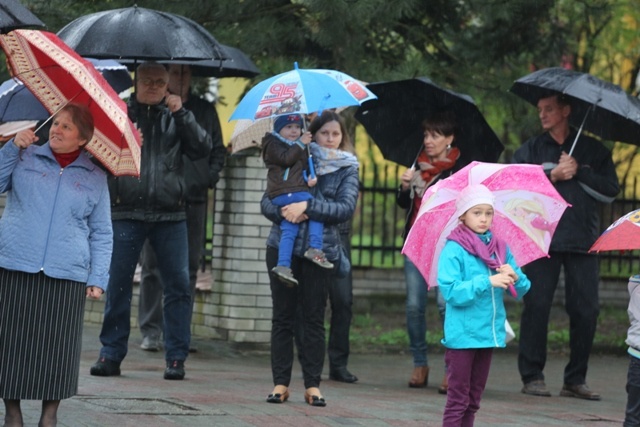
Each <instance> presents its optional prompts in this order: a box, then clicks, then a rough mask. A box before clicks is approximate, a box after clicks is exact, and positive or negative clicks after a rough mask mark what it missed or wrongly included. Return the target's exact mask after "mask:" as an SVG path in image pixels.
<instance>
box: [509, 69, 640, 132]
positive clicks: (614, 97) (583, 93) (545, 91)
mask: <svg viewBox="0 0 640 427" xmlns="http://www.w3.org/2000/svg"><path fill="white" fill-rule="evenodd" d="M509 90H510V91H511V92H513V93H515V94H516V95H518V96H519V97H521V98H523V99H525V100H526V101H528V102H530V103H531V104H533V105H537V104H538V100H539V99H540V98H545V97H549V96H552V95H554V94H563V95H566V96H567V97H568V98H569V101H570V104H571V115H570V116H569V123H571V124H572V125H573V126H575V127H578V128H580V130H582V129H583V128H584V129H585V130H588V131H589V132H591V133H594V134H595V135H598V136H599V137H601V138H603V139H606V140H611V141H621V142H628V143H631V144H635V145H640V100H638V98H634V97H633V96H630V95H628V94H627V93H626V92H625V91H624V90H623V89H622V88H621V87H620V86H618V85H615V84H613V83H609V82H606V81H603V80H600V79H598V78H596V77H594V76H592V75H590V74H586V73H580V72H578V71H573V70H566V69H564V68H560V67H553V68H544V69H542V70H538V71H535V72H533V73H531V74H528V75H526V76H524V77H521V78H519V79H518V80H516V81H515V83H514V84H513V86H511V89H509ZM576 140H577V138H576ZM574 143H575V142H574Z"/></svg>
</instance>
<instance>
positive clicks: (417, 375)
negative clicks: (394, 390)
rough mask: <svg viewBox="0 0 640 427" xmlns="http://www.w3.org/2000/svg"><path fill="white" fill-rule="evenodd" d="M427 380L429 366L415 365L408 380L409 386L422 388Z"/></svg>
mask: <svg viewBox="0 0 640 427" xmlns="http://www.w3.org/2000/svg"><path fill="white" fill-rule="evenodd" d="M428 382H429V367H428V366H416V367H415V368H413V373H412V374H411V379H410V380H409V387H411V388H422V387H426V386H427V383H428Z"/></svg>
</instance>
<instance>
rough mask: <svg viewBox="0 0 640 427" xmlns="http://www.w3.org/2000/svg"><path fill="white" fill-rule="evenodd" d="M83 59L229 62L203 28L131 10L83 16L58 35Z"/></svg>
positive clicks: (162, 14)
mask: <svg viewBox="0 0 640 427" xmlns="http://www.w3.org/2000/svg"><path fill="white" fill-rule="evenodd" d="M58 36H59V37H60V38H61V39H62V40H63V41H64V42H65V43H66V44H68V45H69V46H70V47H71V48H72V49H74V50H75V51H76V52H78V54H80V56H89V57H93V58H101V59H109V58H111V59H121V58H127V59H135V60H147V61H148V60H163V59H164V60H169V59H184V60H195V59H208V60H214V59H227V58H228V55H227V53H226V52H225V51H224V49H223V48H222V47H221V45H220V43H218V41H217V40H216V39H215V38H214V37H213V36H212V35H211V34H210V33H209V32H208V31H207V30H206V29H205V28H204V27H202V26H201V25H199V24H197V23H196V22H194V21H192V20H190V19H188V18H185V17H184V16H180V15H175V14H172V13H167V12H161V11H158V10H153V9H145V8H142V7H137V6H133V7H128V8H123V9H113V10H107V11H103V12H97V13H92V14H89V15H85V16H81V17H80V18H78V19H76V20H74V21H72V22H70V23H69V24H67V25H66V26H65V27H64V28H63V29H61V30H60V31H59V32H58Z"/></svg>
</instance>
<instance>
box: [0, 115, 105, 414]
mask: <svg viewBox="0 0 640 427" xmlns="http://www.w3.org/2000/svg"><path fill="white" fill-rule="evenodd" d="M92 137H93V118H92V116H91V113H90V112H89V110H88V109H87V108H86V107H85V106H80V105H75V104H68V105H66V106H65V107H63V108H62V110H61V111H60V112H58V113H57V114H56V116H55V117H54V119H53V124H52V126H51V129H50V131H49V141H48V142H47V143H45V144H44V145H41V146H38V145H35V144H34V142H36V141H37V140H38V137H36V136H35V134H34V132H33V131H31V130H27V131H22V132H19V133H18V134H17V135H16V137H15V138H14V139H12V140H11V141H9V142H7V143H6V144H5V145H4V147H2V149H1V150H0V192H6V193H7V203H6V207H5V209H4V212H3V214H2V218H1V219H0V397H2V399H3V400H4V404H5V408H6V411H5V425H10V426H21V425H22V411H21V408H20V401H21V400H22V399H28V400H42V413H41V418H40V422H39V424H38V425H39V426H53V425H55V424H56V421H57V411H58V406H59V404H60V400H61V399H66V398H69V397H71V396H73V395H75V394H76V393H77V391H78V376H79V368H80V350H81V344H82V321H83V317H84V303H85V299H86V297H89V298H96V299H97V298H99V297H100V295H102V293H103V292H104V290H105V288H106V286H107V282H108V280H109V263H110V261H111V247H112V231H111V211H110V206H109V191H108V188H107V177H106V174H105V172H104V171H102V170H101V169H100V168H99V167H98V166H96V165H95V164H94V163H93V162H92V161H91V159H90V158H89V156H88V155H87V154H86V153H85V152H84V150H83V149H82V147H84V145H85V144H86V143H87V142H89V141H90V140H91V138H92Z"/></svg>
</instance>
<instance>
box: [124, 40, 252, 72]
mask: <svg viewBox="0 0 640 427" xmlns="http://www.w3.org/2000/svg"><path fill="white" fill-rule="evenodd" d="M221 46H222V48H223V49H224V51H225V52H226V53H227V54H228V56H229V58H228V59H215V60H199V61H195V60H194V61H189V60H170V61H158V62H160V63H164V64H181V65H189V66H190V67H191V75H192V76H194V77H216V78H219V79H221V78H225V77H244V78H248V79H250V78H252V77H255V76H257V75H258V74H260V69H259V68H258V67H256V65H255V64H254V63H253V61H251V59H250V58H249V57H248V56H247V55H246V54H245V53H244V52H242V51H241V50H240V49H237V48H235V47H231V46H227V45H224V44H222V45H221ZM119 62H120V63H122V64H125V65H126V66H127V67H128V68H129V69H130V70H132V71H133V70H134V68H135V61H134V60H133V59H121V60H119Z"/></svg>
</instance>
